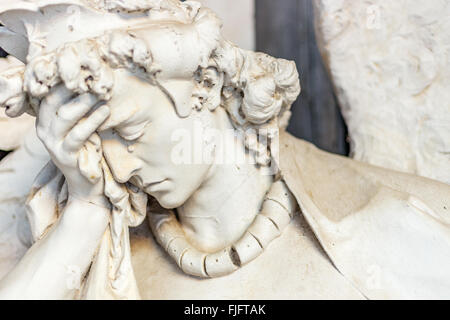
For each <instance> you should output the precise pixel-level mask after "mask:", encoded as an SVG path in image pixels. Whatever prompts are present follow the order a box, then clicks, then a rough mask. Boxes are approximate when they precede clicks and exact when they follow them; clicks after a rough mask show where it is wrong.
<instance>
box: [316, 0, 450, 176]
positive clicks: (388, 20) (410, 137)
mask: <svg viewBox="0 0 450 320" xmlns="http://www.w3.org/2000/svg"><path fill="white" fill-rule="evenodd" d="M314 4H315V9H316V10H315V18H316V34H317V38H318V42H319V46H320V48H321V51H322V54H323V58H324V61H325V63H326V65H327V66H328V69H329V72H330V74H331V77H332V80H333V82H334V86H335V88H336V93H337V96H338V98H339V102H340V105H341V108H342V112H343V114H344V117H345V120H346V122H347V125H348V128H349V137H350V143H351V151H352V156H353V158H354V159H357V160H362V161H365V162H368V163H371V164H375V165H379V166H383V167H386V168H391V169H395V170H399V171H403V172H409V173H414V174H417V175H420V176H425V177H429V178H432V179H436V180H439V181H443V182H445V183H450V90H449V86H450V68H449V67H448V65H449V61H450V32H449V30H450V19H449V16H450V1H448V0H431V1H418V2H414V4H412V3H411V1H408V0H399V1H383V0H369V1H352V0H339V1H335V0H318V1H314Z"/></svg>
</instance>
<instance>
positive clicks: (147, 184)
mask: <svg viewBox="0 0 450 320" xmlns="http://www.w3.org/2000/svg"><path fill="white" fill-rule="evenodd" d="M166 180H167V179H163V180H160V181H156V182H151V183H146V184H144V189H147V188H150V187H153V186H156V185H158V184H160V183H163V182H164V181H166Z"/></svg>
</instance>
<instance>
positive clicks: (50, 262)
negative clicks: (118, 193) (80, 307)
mask: <svg viewBox="0 0 450 320" xmlns="http://www.w3.org/2000/svg"><path fill="white" fill-rule="evenodd" d="M108 222H109V208H104V207H100V206H98V205H95V204H91V203H88V202H85V201H81V200H78V199H73V198H71V199H69V201H68V204H67V206H66V208H65V210H64V212H63V215H62V217H61V219H60V220H59V221H58V222H57V224H56V225H55V226H54V227H53V228H52V229H51V230H50V231H49V233H48V234H47V236H46V237H45V238H44V239H42V240H40V241H38V242H36V243H35V244H34V245H33V247H32V248H31V249H30V250H29V251H28V252H27V253H26V255H25V256H24V258H23V259H22V260H21V261H20V262H19V264H18V265H17V266H16V267H15V269H14V270H13V271H12V272H11V273H10V274H8V276H7V277H6V278H5V279H4V280H3V281H2V282H1V283H0V300H1V299H71V298H73V297H74V295H75V293H76V291H77V289H79V288H77V287H76V286H74V284H76V283H81V280H82V278H83V277H84V276H85V274H86V272H87V270H88V268H89V266H90V264H91V262H92V259H93V258H94V255H95V252H96V250H97V248H98V245H99V243H100V240H101V239H102V237H103V233H104V232H105V229H106V228H107V226H108ZM75 277H76V278H75Z"/></svg>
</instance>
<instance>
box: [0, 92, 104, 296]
mask: <svg viewBox="0 0 450 320" xmlns="http://www.w3.org/2000/svg"><path fill="white" fill-rule="evenodd" d="M98 103H99V101H98V99H97V98H96V97H95V96H93V95H91V94H84V95H81V96H77V97H75V98H73V92H70V91H69V90H67V89H66V88H65V87H64V86H63V85H60V86H58V87H55V88H53V89H52V91H51V93H50V94H49V95H48V96H47V97H46V98H45V99H44V100H43V101H42V103H41V105H40V107H39V114H38V116H37V122H36V128H37V134H38V137H39V138H40V139H41V140H42V142H43V143H44V145H45V147H46V149H47V151H48V152H49V154H50V156H51V158H52V161H53V163H54V164H55V165H56V166H57V167H58V168H59V170H60V171H61V172H62V173H63V174H64V176H65V178H66V182H67V186H68V192H69V200H68V203H67V205H66V207H65V209H64V211H63V212H62V215H61V218H60V220H59V221H58V222H57V223H55V225H54V226H52V228H51V230H49V231H48V233H47V235H46V236H45V237H44V238H43V239H41V240H39V241H37V242H36V243H35V244H34V245H33V246H32V247H31V249H30V250H29V251H28V252H27V254H26V255H25V256H24V257H23V259H22V260H21V261H20V262H19V264H18V265H17V266H16V268H15V269H14V270H13V271H12V272H11V273H10V274H9V275H8V276H7V277H6V278H5V279H3V280H2V282H0V298H6V299H12V298H20V299H31V298H35V299H36V298H39V299H67V298H73V296H74V294H75V293H76V289H77V288H76V286H74V284H76V282H77V281H76V279H74V278H75V277H79V278H80V279H81V278H82V277H83V276H84V275H85V273H86V272H87V270H88V268H89V265H90V263H91V262H92V259H93V257H94V255H95V252H96V250H97V248H98V245H99V243H100V241H101V239H102V236H103V233H104V231H105V229H106V227H107V225H108V222H109V216H108V215H109V212H110V204H109V201H108V200H107V199H106V197H105V196H104V181H103V172H102V169H101V165H100V161H101V159H102V151H101V141H100V138H99V137H98V135H96V134H95V132H96V130H97V128H98V127H99V126H100V125H101V124H102V123H103V122H104V121H105V120H106V119H107V118H108V116H109V108H108V107H107V106H106V105H103V106H100V107H99V108H95V107H96V106H97V105H98ZM93 109H94V110H93Z"/></svg>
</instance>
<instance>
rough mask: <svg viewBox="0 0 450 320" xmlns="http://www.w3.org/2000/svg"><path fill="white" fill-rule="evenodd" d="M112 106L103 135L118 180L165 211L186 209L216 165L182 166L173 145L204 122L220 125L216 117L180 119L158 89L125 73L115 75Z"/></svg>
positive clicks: (196, 114) (205, 114)
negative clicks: (179, 137) (142, 192)
mask: <svg viewBox="0 0 450 320" xmlns="http://www.w3.org/2000/svg"><path fill="white" fill-rule="evenodd" d="M186 81H191V80H186ZM188 87H189V86H186V89H182V86H181V87H180V90H189V89H187V88H188ZM191 90H192V89H191ZM108 104H109V105H110V108H111V116H110V118H109V119H108V120H107V122H106V123H105V124H104V125H103V130H102V131H101V132H100V136H101V138H102V144H103V151H104V156H105V159H106V161H107V162H108V165H109V167H110V169H111V171H112V173H113V175H114V177H115V179H116V180H117V181H118V182H120V183H125V182H130V183H132V184H134V185H136V186H137V187H139V188H141V189H142V190H144V191H145V192H146V193H148V194H149V195H151V196H153V197H155V198H156V199H157V200H158V202H159V203H160V204H161V205H162V206H163V207H165V208H168V209H169V208H176V207H179V206H181V205H182V204H183V203H184V202H185V201H186V200H187V199H189V197H190V196H191V195H192V194H193V193H194V192H195V191H196V190H197V189H198V188H199V187H200V185H201V184H202V182H203V181H204V180H205V178H206V177H207V175H208V172H209V170H210V167H211V164H189V163H187V164H179V163H177V161H176V159H174V157H176V155H175V156H174V155H173V148H174V146H175V145H177V143H178V144H179V141H178V142H177V141H173V135H174V133H180V132H192V131H193V130H194V126H195V124H197V125H198V121H201V123H202V124H203V125H205V126H214V125H215V123H216V119H215V118H216V116H215V115H214V113H213V112H210V111H209V110H204V111H199V112H193V114H192V115H191V116H189V117H187V118H180V117H179V116H178V115H177V113H176V110H175V108H174V105H173V104H172V102H171V100H170V99H169V98H168V96H167V95H166V94H165V93H164V92H163V91H162V90H161V89H160V88H159V87H158V86H154V85H151V84H150V83H148V82H147V81H145V80H143V79H140V78H138V77H136V76H133V75H132V74H130V73H129V72H127V71H125V70H116V71H115V86H114V91H113V98H112V99H111V100H110V102H109V103H108ZM205 109H206V108H205ZM181 130H183V131H181ZM194 150H195V149H194ZM174 160H175V161H174Z"/></svg>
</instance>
